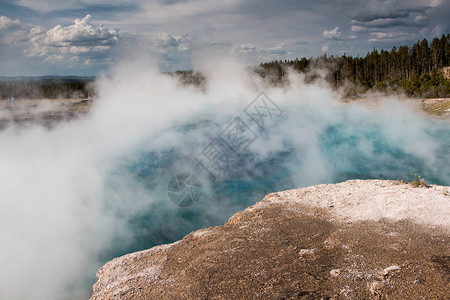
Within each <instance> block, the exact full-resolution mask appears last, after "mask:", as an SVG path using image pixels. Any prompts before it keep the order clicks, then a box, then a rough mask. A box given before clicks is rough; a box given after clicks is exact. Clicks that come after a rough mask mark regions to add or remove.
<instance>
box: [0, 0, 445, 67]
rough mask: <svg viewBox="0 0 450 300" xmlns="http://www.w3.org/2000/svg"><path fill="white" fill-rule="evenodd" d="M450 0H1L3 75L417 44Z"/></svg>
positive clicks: (438, 30) (439, 28) (436, 27)
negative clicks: (135, 59)
mask: <svg viewBox="0 0 450 300" xmlns="http://www.w3.org/2000/svg"><path fill="white" fill-rule="evenodd" d="M449 15H450V1H449V0H335V1H330V0H316V1H310V0H217V1H212V0H70V1H67V0H1V2H0V55H1V59H0V75H3V76H14V75H45V74H55V75H96V74H98V73H99V72H100V71H103V70H108V68H110V67H111V65H113V64H115V63H117V62H118V61H121V60H123V59H126V58H127V57H129V56H143V57H149V58H152V59H154V60H157V63H158V65H159V67H160V70H161V71H172V70H176V69H188V68H191V67H192V66H195V62H196V61H198V60H201V59H202V58H204V57H206V56H213V55H214V56H216V55H218V56H226V55H231V56H236V57H239V58H240V59H242V60H244V61H245V62H246V63H248V64H254V63H259V62H263V61H268V60H273V59H292V58H295V57H304V56H305V57H310V56H317V55H321V54H322V53H324V52H326V53H328V54H335V55H340V54H343V53H347V54H350V55H365V54H366V53H367V51H370V50H372V49H373V47H376V48H377V49H381V48H384V49H390V48H392V46H393V45H403V44H406V45H411V44H412V43H414V42H416V41H417V40H419V39H422V38H428V39H430V38H433V37H434V36H440V35H442V33H449V31H450V21H449Z"/></svg>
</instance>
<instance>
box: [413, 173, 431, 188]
mask: <svg viewBox="0 0 450 300" xmlns="http://www.w3.org/2000/svg"><path fill="white" fill-rule="evenodd" d="M411 184H412V186H413V187H428V185H427V183H426V182H425V179H423V178H422V177H420V175H417V174H414V180H413V181H412V182H411Z"/></svg>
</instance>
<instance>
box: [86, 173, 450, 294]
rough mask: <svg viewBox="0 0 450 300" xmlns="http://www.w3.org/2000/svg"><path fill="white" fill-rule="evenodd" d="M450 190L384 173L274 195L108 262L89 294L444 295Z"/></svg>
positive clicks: (449, 265)
mask: <svg viewBox="0 0 450 300" xmlns="http://www.w3.org/2000/svg"><path fill="white" fill-rule="evenodd" d="M449 194H450V188H449V187H444V186H431V187H429V188H421V187H418V188H414V187H413V186H411V185H410V184H406V183H402V182H394V181H381V180H369V181H363V180H352V181H347V182H343V183H340V184H326V185H318V186H313V187H308V188H302V189H296V190H290V191H284V192H279V193H273V194H270V195H268V196H266V197H265V198H264V200H262V201H261V202H259V203H257V204H255V205H253V206H251V207H249V208H247V209H246V210H244V211H242V212H239V213H237V214H235V215H234V216H232V217H231V218H230V220H229V221H228V222H227V223H226V224H225V225H223V226H218V227H213V228H208V229H202V230H199V231H195V232H193V233H191V234H189V235H187V236H186V237H185V238H183V239H182V240H181V241H178V242H176V243H173V244H169V245H162V246H157V247H154V248H152V249H149V250H145V251H141V252H137V253H132V254H128V255H125V256H122V257H119V258H116V259H114V260H112V261H110V262H108V263H107V264H106V265H105V266H103V267H102V268H100V269H99V270H98V273H97V277H98V278H99V280H98V282H97V283H96V284H95V285H94V293H93V295H92V298H91V299H448V298H449V296H450V288H449V286H450V246H449V233H450V209H449V208H450V196H449Z"/></svg>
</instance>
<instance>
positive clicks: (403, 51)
mask: <svg viewBox="0 0 450 300" xmlns="http://www.w3.org/2000/svg"><path fill="white" fill-rule="evenodd" d="M449 43H450V35H449V34H447V35H444V34H443V35H442V36H441V38H437V37H436V38H434V39H433V40H432V42H431V43H430V44H429V43H428V41H427V40H426V39H423V40H422V41H418V42H417V43H415V44H414V45H413V46H412V47H411V48H408V46H400V47H399V48H398V49H397V48H396V47H393V48H392V50H391V51H386V50H381V51H378V50H376V49H374V50H373V51H372V52H370V53H367V55H366V56H365V57H352V56H347V55H345V54H344V55H343V56H340V57H336V56H333V55H331V56H327V55H326V54H324V55H322V56H319V57H316V58H314V57H313V58H302V59H298V58H297V59H294V60H284V61H271V62H267V63H262V64H260V66H259V68H257V69H255V72H257V73H258V74H259V75H260V76H262V77H264V78H267V79H268V80H269V81H270V82H271V83H272V84H280V83H283V81H284V79H285V76H286V74H287V72H286V70H287V68H288V67H289V68H292V69H294V70H295V71H297V72H301V73H305V74H306V75H307V76H306V80H307V81H313V80H314V79H315V78H316V77H317V76H318V75H317V73H314V72H311V71H313V70H317V69H325V70H326V71H327V76H326V80H327V81H328V82H329V83H330V84H331V85H332V86H333V87H335V88H341V87H342V88H344V89H345V91H346V96H350V97H351V96H358V95H359V94H361V93H364V92H367V91H368V90H376V91H381V92H399V91H404V92H405V93H406V94H407V95H408V96H421V97H449V96H450V79H449V77H450V75H449V73H447V74H445V70H444V69H445V67H448V66H449V65H450V47H449ZM447 72H450V69H447Z"/></svg>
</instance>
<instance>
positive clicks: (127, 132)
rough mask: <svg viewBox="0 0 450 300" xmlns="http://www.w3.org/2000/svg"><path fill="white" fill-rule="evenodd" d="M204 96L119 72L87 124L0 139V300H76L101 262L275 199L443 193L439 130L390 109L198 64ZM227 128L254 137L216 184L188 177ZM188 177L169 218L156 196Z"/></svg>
mask: <svg viewBox="0 0 450 300" xmlns="http://www.w3.org/2000/svg"><path fill="white" fill-rule="evenodd" d="M197 68H198V69H200V70H201V71H202V72H203V73H204V74H205V75H206V78H207V84H206V87H205V91H204V92H203V91H201V90H200V89H198V88H196V87H194V86H182V85H180V84H179V83H178V81H177V80H176V78H174V77H171V76H167V75H161V74H158V72H157V70H156V67H155V64H152V63H151V62H146V61H145V60H142V59H136V60H135V61H128V62H127V63H123V64H121V65H120V66H117V67H116V68H115V69H114V70H112V72H111V74H113V75H111V76H106V75H105V76H104V77H103V78H101V79H99V82H98V89H99V93H98V94H99V96H98V99H97V100H96V101H95V103H94V106H93V108H92V111H91V112H90V114H89V115H87V116H86V117H84V118H81V119H79V120H76V121H70V122H67V123H65V124H61V125H59V126H56V127H55V128H54V129H52V130H47V129H45V128H42V127H39V126H34V127H27V128H20V129H19V128H14V127H8V128H6V129H5V130H3V131H0V166H1V168H0V182H1V184H0V195H1V202H0V203H1V207H0V236H1V237H2V247H1V248H0V266H1V271H0V298H1V299H29V298H34V299H74V298H77V299H81V298H87V297H89V296H90V293H91V285H92V283H93V279H94V274H95V272H96V270H97V268H98V267H100V266H101V265H102V264H103V263H105V261H106V260H108V259H111V258H112V257H113V255H119V254H123V253H126V252H127V251H132V250H137V249H141V248H143V247H150V246H152V245H154V244H157V243H162V242H168V241H170V240H173V239H177V238H180V237H182V236H183V235H184V234H186V233H188V232H189V231H190V230H193V229H195V228H200V227H204V226H211V225H218V224H221V223H223V222H224V221H225V220H226V219H227V218H228V217H229V216H230V215H231V214H232V213H233V212H235V211H237V210H239V209H242V208H243V207H245V206H248V205H250V204H251V203H254V202H255V201H258V200H260V199H261V197H262V196H263V195H264V194H265V193H267V192H271V191H274V190H276V189H287V188H295V187H302V186H308V185H313V184H319V183H325V182H338V181H343V180H346V179H350V178H391V179H411V176H413V174H414V173H420V174H422V175H423V177H425V178H426V179H428V180H429V181H430V183H438V184H447V185H448V184H449V183H450V172H449V170H448V168H447V169H446V168H445V165H446V164H447V163H448V157H449V153H448V149H449V148H450V147H449V145H448V141H449V140H450V139H449V136H450V132H449V126H448V123H446V122H443V121H437V120H429V119H426V118H425V117H423V116H421V115H420V114H419V113H417V112H416V111H415V109H414V107H411V106H409V105H408V104H405V103H404V102H401V101H399V100H398V99H396V98H395V97H390V98H387V99H384V100H383V101H382V102H381V103H382V104H380V105H379V106H378V107H377V108H374V107H368V106H365V105H362V104H344V103H341V102H339V101H338V100H337V99H338V96H339V95H338V94H336V92H334V91H332V90H331V89H329V88H328V87H327V86H326V85H325V84H323V83H320V82H319V83H316V84H310V85H305V84H304V78H303V77H302V76H301V75H299V74H294V73H291V74H289V81H290V85H289V87H269V86H267V85H266V84H265V83H264V81H263V80H261V79H258V78H255V77H254V76H252V75H251V74H249V73H248V72H247V71H246V69H245V67H244V66H243V65H242V64H240V63H239V62H236V61H224V60H219V61H218V60H214V63H203V64H199V65H198V67H197ZM261 91H264V92H265V93H266V94H267V95H268V97H269V98H270V99H271V100H272V101H273V102H274V103H276V105H277V106H279V107H280V108H281V109H282V111H283V114H282V116H281V117H280V118H279V119H276V120H274V121H273V122H271V123H270V126H268V127H267V128H265V129H264V130H261V128H259V127H258V126H257V124H256V123H254V122H253V121H252V119H251V118H250V117H249V116H248V115H247V114H245V112H244V109H245V107H247V105H248V104H249V103H251V102H252V101H253V100H254V99H255V97H256V96H257V95H258V94H259V93H260V92H261ZM236 117H239V118H240V119H241V120H242V121H244V122H245V123H246V124H247V125H248V127H249V128H250V129H251V130H252V131H253V132H254V133H255V134H256V135H257V138H256V139H255V141H254V142H252V143H251V144H250V145H249V146H248V148H247V149H246V150H245V152H243V154H242V155H243V156H241V157H240V159H241V160H242V161H240V163H242V164H240V165H238V168H237V169H235V170H234V171H235V172H234V173H228V174H225V176H224V179H223V182H214V181H213V180H211V178H209V177H208V176H204V174H201V168H199V167H198V165H197V164H196V161H195V158H197V157H198V156H199V155H200V153H201V151H202V150H203V149H204V148H205V147H206V146H207V145H208V143H209V142H210V141H211V140H213V139H215V138H217V137H218V136H219V135H220V134H221V132H223V130H224V129H225V128H226V127H227V126H228V125H229V124H230V123H231V122H232V121H233V120H234V119H235V118H236ZM181 171H188V172H191V173H193V174H195V175H196V176H198V177H199V178H201V179H202V184H203V188H204V195H203V196H202V198H201V200H200V201H199V202H198V203H197V204H196V205H194V206H192V207H190V208H187V209H181V208H178V207H176V206H175V205H173V204H172V203H171V202H170V201H169V200H168V199H167V194H166V190H165V189H166V188H167V183H168V182H169V180H170V178H171V177H172V176H174V175H176V174H177V173H179V172H181Z"/></svg>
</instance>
